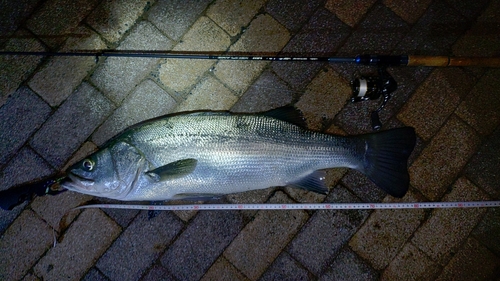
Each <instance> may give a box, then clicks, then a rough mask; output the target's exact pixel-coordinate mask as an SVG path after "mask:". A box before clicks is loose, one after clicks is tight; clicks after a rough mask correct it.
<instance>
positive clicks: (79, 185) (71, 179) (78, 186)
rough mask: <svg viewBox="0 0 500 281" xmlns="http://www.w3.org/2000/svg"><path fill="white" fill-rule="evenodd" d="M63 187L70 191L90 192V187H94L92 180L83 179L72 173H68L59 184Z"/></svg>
mask: <svg viewBox="0 0 500 281" xmlns="http://www.w3.org/2000/svg"><path fill="white" fill-rule="evenodd" d="M60 184H61V185H62V186H63V187H65V188H67V189H70V190H87V191H92V190H93V188H92V186H93V185H94V180H92V179H88V178H84V177H82V176H79V175H75V174H73V173H68V174H67V175H66V178H64V180H63V181H61V183H60Z"/></svg>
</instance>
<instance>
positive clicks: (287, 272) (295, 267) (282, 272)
mask: <svg viewBox="0 0 500 281" xmlns="http://www.w3.org/2000/svg"><path fill="white" fill-rule="evenodd" d="M310 279H312V278H311V276H310V273H309V272H308V271H307V270H306V269H305V268H304V267H303V266H302V265H300V264H299V263H298V262H297V261H295V260H294V259H293V258H292V257H291V256H290V255H289V254H288V253H287V252H285V251H283V252H281V254H280V255H279V256H278V257H277V258H276V259H275V260H274V262H273V264H271V266H270V267H269V268H268V269H267V271H266V272H265V273H264V274H263V275H262V276H261V277H260V278H259V280H261V281H267V280H310Z"/></svg>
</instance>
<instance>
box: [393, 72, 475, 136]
mask: <svg viewBox="0 0 500 281" xmlns="http://www.w3.org/2000/svg"><path fill="white" fill-rule="evenodd" d="M473 82H474V81H473V79H471V78H470V77H468V76H467V74H466V73H465V72H464V71H463V70H461V69H459V68H439V69H435V70H434V71H433V72H432V73H431V75H430V76H429V77H428V78H427V79H426V80H425V81H424V83H422V84H421V86H420V87H419V88H418V89H417V90H416V92H415V93H414V94H413V95H412V96H411V98H410V100H409V101H408V102H407V103H406V104H405V105H404V106H403V108H402V110H401V111H400V113H399V114H398V118H399V119H400V120H401V121H403V123H405V125H407V126H411V127H414V128H415V130H416V132H417V134H418V135H419V136H420V137H422V138H423V139H424V140H429V139H430V138H431V137H432V136H434V134H435V133H436V132H437V131H438V130H439V129H440V128H441V127H442V126H443V124H444V123H445V122H446V120H447V119H448V118H449V117H450V115H451V114H452V113H453V112H454V111H455V109H456V108H457V107H458V105H459V103H460V101H461V98H462V97H464V96H465V95H466V94H467V93H469V91H470V90H471V89H472V86H473V84H472V83H473Z"/></svg>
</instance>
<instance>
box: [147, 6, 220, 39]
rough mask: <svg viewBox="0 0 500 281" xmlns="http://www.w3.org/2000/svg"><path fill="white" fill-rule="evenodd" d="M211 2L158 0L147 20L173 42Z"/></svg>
mask: <svg viewBox="0 0 500 281" xmlns="http://www.w3.org/2000/svg"><path fill="white" fill-rule="evenodd" d="M211 2H212V0H202V1H196V2H193V1H183V0H158V1H156V4H155V5H154V6H153V7H152V8H151V10H150V11H149V14H148V20H149V21H151V22H152V23H153V24H154V25H156V26H157V27H158V28H159V29H160V30H161V31H163V32H164V33H165V34H167V35H168V36H169V37H170V38H172V39H174V40H179V39H180V38H181V37H182V36H183V35H184V33H186V32H187V31H188V29H189V28H190V27H191V25H193V23H194V22H195V21H196V20H197V18H198V17H199V16H200V15H201V14H202V13H203V11H204V10H205V9H206V8H207V6H208V4H210V3H211Z"/></svg>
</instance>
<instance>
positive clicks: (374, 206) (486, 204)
mask: <svg viewBox="0 0 500 281" xmlns="http://www.w3.org/2000/svg"><path fill="white" fill-rule="evenodd" d="M492 207H500V201H463V202H414V203H292V204H289V203H285V204H268V203H262V204H188V205H127V204H91V205H83V206H79V207H76V208H74V209H73V210H79V209H89V208H100V209H127V210H146V211H201V210H212V211H220V210H378V209H389V210H393V209H464V208H492Z"/></svg>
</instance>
